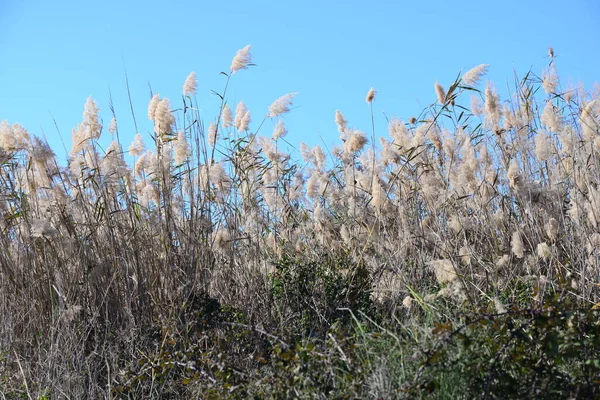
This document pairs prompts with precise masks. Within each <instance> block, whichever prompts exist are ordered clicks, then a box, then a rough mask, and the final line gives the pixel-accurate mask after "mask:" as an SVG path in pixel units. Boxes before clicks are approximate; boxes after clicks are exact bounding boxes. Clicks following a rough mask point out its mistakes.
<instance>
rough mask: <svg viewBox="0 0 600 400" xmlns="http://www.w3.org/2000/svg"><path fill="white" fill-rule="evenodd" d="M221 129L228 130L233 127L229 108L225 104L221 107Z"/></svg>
mask: <svg viewBox="0 0 600 400" xmlns="http://www.w3.org/2000/svg"><path fill="white" fill-rule="evenodd" d="M222 118H223V128H229V127H231V126H233V117H232V115H231V108H229V106H228V105H227V104H225V105H224V106H223V116H222Z"/></svg>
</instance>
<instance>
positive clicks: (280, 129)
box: [273, 119, 287, 140]
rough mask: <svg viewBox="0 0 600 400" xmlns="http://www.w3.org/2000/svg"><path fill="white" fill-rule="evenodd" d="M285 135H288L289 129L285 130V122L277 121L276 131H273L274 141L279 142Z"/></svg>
mask: <svg viewBox="0 0 600 400" xmlns="http://www.w3.org/2000/svg"><path fill="white" fill-rule="evenodd" d="M285 135H287V129H285V124H284V123H283V120H281V119H280V120H279V121H277V125H275V129H274V130H273V140H277V139H279V138H281V137H284V136H285Z"/></svg>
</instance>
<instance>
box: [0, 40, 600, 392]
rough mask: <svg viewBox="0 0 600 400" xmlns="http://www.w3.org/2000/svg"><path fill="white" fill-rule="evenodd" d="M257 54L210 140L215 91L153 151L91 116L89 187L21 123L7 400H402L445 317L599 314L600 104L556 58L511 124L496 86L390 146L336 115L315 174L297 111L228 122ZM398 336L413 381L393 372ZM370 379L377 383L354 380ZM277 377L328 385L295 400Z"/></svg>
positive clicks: (6, 134)
mask: <svg viewBox="0 0 600 400" xmlns="http://www.w3.org/2000/svg"><path fill="white" fill-rule="evenodd" d="M249 51H250V48H249V47H246V48H244V49H242V50H240V51H239V52H238V54H236V56H235V58H234V60H233V62H232V65H231V67H230V70H229V72H228V73H226V74H224V75H225V79H226V84H225V85H224V89H223V91H222V92H221V93H217V95H218V96H219V97H220V100H221V106H220V113H219V115H217V116H215V118H213V120H212V122H209V121H203V120H202V118H201V116H200V113H199V108H200V105H199V104H197V101H196V99H195V95H194V94H195V90H196V84H195V74H190V76H189V77H188V79H187V80H186V82H185V85H184V89H183V96H182V104H181V105H180V106H178V108H177V111H174V110H173V107H174V106H173V105H172V104H171V102H170V101H169V100H168V99H164V98H161V97H160V95H159V94H155V95H154V97H152V99H151V101H150V103H149V107H148V117H149V118H150V120H152V121H153V123H154V131H153V132H152V133H151V134H150V135H149V136H147V137H142V136H137V137H136V138H135V142H134V143H133V144H131V146H127V145H125V144H123V143H121V142H120V140H119V138H120V135H119V131H118V124H117V123H118V121H116V120H115V119H114V118H113V121H112V122H111V123H110V125H109V126H108V127H106V128H105V127H103V126H102V124H101V122H100V121H101V118H100V111H99V108H98V105H97V104H96V103H95V102H94V101H93V100H92V99H88V100H87V102H86V104H85V108H84V114H83V120H82V122H81V123H80V124H79V125H78V126H77V128H76V129H74V130H73V147H72V149H71V151H70V154H69V163H68V165H67V166H62V165H60V163H59V162H58V161H57V159H56V156H55V155H54V153H53V151H52V150H51V149H50V148H49V146H48V145H47V144H46V143H45V142H44V141H43V140H41V139H39V138H37V137H35V136H32V135H30V134H29V133H28V132H27V131H26V130H25V129H24V128H23V127H21V126H20V125H18V124H13V125H10V124H9V123H7V122H6V121H4V122H2V124H1V125H0V165H1V170H0V179H1V187H2V190H1V191H0V193H1V194H0V232H1V233H0V240H1V241H2V242H1V243H0V247H1V248H2V249H3V251H2V252H0V392H4V393H7V394H9V395H12V396H25V397H29V398H34V397H38V398H39V397H40V396H51V397H57V398H58V397H71V398H81V397H90V398H104V397H111V396H119V395H122V396H126V395H129V396H133V397H135V396H141V397H168V396H182V395H183V394H182V393H187V394H188V395H190V393H196V395H199V393H209V392H210V390H217V389H215V388H216V387H217V386H218V385H217V382H225V383H226V384H227V385H229V386H227V385H225V386H222V387H221V389H223V390H224V391H223V392H218V393H220V394H219V396H224V393H229V394H228V395H230V396H232V397H236V396H240V397H244V396H245V395H248V396H249V395H251V394H252V393H254V395H256V396H259V397H261V396H264V397H269V396H276V393H280V395H281V396H283V397H285V396H288V397H297V396H300V395H301V394H302V393H313V394H314V396H316V397H319V396H322V397H329V396H333V395H332V394H334V393H338V394H340V395H342V394H344V393H346V394H347V393H354V394H355V395H357V396H358V395H362V396H373V397H378V396H382V397H388V396H401V393H413V394H414V392H398V391H397V390H398V388H404V389H406V388H407V387H408V386H406V385H409V384H410V383H411V382H417V381H418V378H419V377H420V376H421V375H422V370H419V371H417V368H416V367H415V368H413V367H410V366H409V365H405V363H406V364H410V362H409V361H408V360H410V359H411V358H410V357H413V356H414V355H413V354H405V352H407V351H409V350H410V351H416V350H415V349H416V348H417V347H418V345H417V343H419V342H420V339H419V337H420V336H423V335H425V333H424V332H425V331H423V332H421V331H420V328H419V326H420V325H421V326H430V325H428V324H430V323H433V322H431V321H429V322H427V321H428V318H430V316H431V315H436V316H437V317H439V318H446V319H449V320H453V321H455V322H456V321H462V322H463V323H467V324H468V323H469V322H468V321H466V320H465V319H464V317H463V316H461V315H460V313H458V312H457V311H456V310H471V311H473V310H481V309H482V307H483V308H486V307H487V308H486V309H487V310H488V312H491V313H492V314H498V315H500V314H506V313H509V314H510V312H511V311H510V310H511V309H513V308H514V307H515V306H516V305H527V307H529V308H528V309H530V310H543V309H544V302H545V299H547V298H548V296H547V295H548V294H552V293H555V292H556V291H558V290H559V289H560V290H562V292H561V293H563V295H564V296H568V297H569V298H572V299H574V300H573V301H574V302H575V303H576V304H577V305H578V307H582V308H587V309H589V308H591V307H592V306H593V305H594V304H597V303H598V302H600V299H599V289H598V282H600V277H599V272H600V269H599V268H598V262H599V255H600V254H599V250H598V249H599V248H600V226H599V223H600V189H599V187H598V183H599V182H600V180H599V178H600V175H599V174H600V171H599V167H600V162H599V158H598V157H599V155H600V128H599V123H600V117H599V113H600V97H599V96H600V91H598V89H597V88H596V89H595V90H594V91H593V92H591V93H589V92H586V91H585V90H584V89H582V88H569V87H563V86H562V84H561V82H560V80H559V78H558V74H557V72H556V67H555V60H554V58H553V57H552V58H550V59H549V60H550V61H549V65H548V69H547V70H545V71H544V73H543V74H542V76H541V77H538V76H536V75H535V74H534V73H533V72H531V71H530V72H528V73H527V74H526V75H525V77H524V78H522V79H515V82H514V88H513V89H514V91H513V93H512V94H511V96H510V98H507V99H505V100H504V101H501V99H500V97H499V95H498V94H497V92H496V89H495V88H494V86H493V84H492V83H490V82H488V83H486V84H485V85H483V86H480V84H479V81H480V80H481V78H482V76H483V75H484V74H485V72H486V70H487V66H485V65H481V66H478V67H475V68H474V69H473V70H471V71H468V72H466V73H465V74H460V75H459V76H458V77H457V79H456V80H455V81H454V82H451V83H450V84H449V85H448V89H447V90H445V89H444V87H442V86H441V85H440V84H438V83H437V82H436V84H435V87H434V89H435V91H433V90H432V99H435V102H432V104H431V105H430V106H429V107H427V108H426V109H425V110H423V111H422V113H421V114H420V115H419V116H416V117H413V118H411V119H410V120H409V121H408V122H405V121H402V120H399V119H392V120H390V121H389V126H388V132H387V134H386V135H382V134H383V132H378V131H375V130H374V127H371V128H373V129H372V130H373V132H372V135H371V138H370V139H369V138H368V135H367V134H366V133H364V132H362V131H360V130H358V129H355V128H351V125H350V122H348V121H347V120H346V118H345V116H344V115H343V114H342V113H341V112H337V113H336V115H335V122H336V124H337V127H338V130H339V133H340V138H341V143H340V145H339V146H338V147H335V148H333V149H332V150H331V151H330V152H326V151H324V150H323V149H322V148H320V147H319V146H315V147H313V148H310V147H308V146H306V145H304V144H301V145H300V146H299V147H300V149H301V157H302V160H295V159H294V158H293V156H292V155H290V154H286V153H284V152H283V151H282V148H283V147H284V146H283V145H282V141H283V140H285V139H284V138H285V134H286V129H285V125H284V122H283V119H281V115H282V114H284V113H286V112H288V111H289V109H290V105H291V102H292V101H293V99H294V94H289V95H284V96H282V97H281V98H280V99H277V100H276V101H275V102H274V103H273V104H272V105H271V107H270V108H269V110H268V113H265V114H264V116H262V115H261V114H258V115H261V116H260V117H259V118H257V119H253V118H251V114H250V111H249V110H248V109H247V108H246V106H245V105H244V104H243V102H240V103H239V104H238V105H236V106H235V107H234V106H233V105H230V104H229V103H228V101H227V87H228V86H229V85H230V84H232V83H234V82H235V80H237V79H244V76H243V75H244V74H246V73H247V72H244V73H239V74H237V72H240V71H241V70H243V69H246V67H247V66H249V65H251V64H250V63H251V57H250V52H249ZM250 73H251V72H250ZM375 95H376V94H375V92H374V91H369V93H368V95H367V102H368V103H370V105H371V106H372V101H373V99H374V97H375ZM255 115H256V114H255ZM113 117H114V115H113ZM333 117H334V116H332V124H333ZM255 118H256V117H255ZM267 119H273V120H275V121H277V123H276V128H275V131H274V132H273V133H270V132H264V130H265V128H264V122H265V121H266V120H267ZM207 125H208V127H207ZM105 131H108V132H105ZM107 134H108V135H111V137H112V138H113V141H112V143H111V144H110V146H109V147H108V148H107V149H105V150H103V149H102V148H101V146H99V144H98V139H99V138H100V136H101V135H107ZM376 136H377V137H378V139H377V141H376V140H375V138H376ZM126 160H132V161H133V162H131V163H128V162H126ZM523 288H529V289H531V290H529V289H527V290H525V289H523ZM561 299H564V297H561ZM561 301H562V300H561ZM444 304H445V305H446V307H447V308H444V306H443V305H444ZM490 307H491V308H490ZM342 309H348V310H345V311H344V310H342ZM490 310H491V311H490ZM358 315H363V316H365V318H367V319H361V320H360V321H359V318H358V317H355V316H358ZM353 318H354V319H353ZM343 321H346V323H347V324H350V325H344V323H343ZM353 321H355V322H356V323H353ZM369 321H370V322H369ZM377 321H379V322H377ZM338 324H341V325H338ZM390 325H393V326H395V327H396V328H398V327H403V328H402V329H400V328H398V329H400V330H401V331H402V332H403V333H402V335H401V337H400V336H398V335H399V334H394V333H393V332H392V331H391V330H389V329H390V328H389V326H390ZM348 326H353V327H354V328H348ZM365 326H370V327H371V328H373V327H375V328H373V329H374V330H375V332H376V334H375V333H373V331H370V332H365V331H364V330H362V329H363V328H364V327H365ZM336 327H339V329H338V328H336ZM336 329H338V330H336ZM345 329H358V331H355V332H349V331H347V330H345ZM442 331H445V330H444V329H442ZM202 332H203V333H202ZM206 332H212V333H211V334H207V333H206ZM386 332H387V333H386ZM428 332H429V333H427V335H429V334H430V333H431V332H430V331H428ZM203 335H204V336H203ZM211 335H212V336H211ZM228 335H234V336H233V337H237V339H236V340H233V341H232V342H225V341H224V339H223V338H230V337H231V336H228ZM235 335H238V336H235ZM382 335H383V337H385V341H391V342H388V343H392V344H391V345H390V346H391V347H390V348H392V349H393V351H392V353H390V354H394V355H395V356H397V357H398V358H399V359H402V361H401V362H398V363H393V362H391V359H390V358H385V357H384V356H385V352H382V351H381V349H380V350H376V349H377V348H378V346H379V345H378V344H377V343H378V340H380V339H381V338H382ZM349 337H352V338H354V339H356V340H357V341H358V342H360V343H362V344H363V345H364V347H363V348H362V349H363V350H360V351H358V350H356V348H354V347H352V346H351V345H350V344H347V343H346V340H348V338H349ZM428 337H429V336H428ZM307 340H308V342H306V341H307ZM314 340H318V341H321V342H319V343H324V345H323V346H324V347H323V348H324V349H325V350H319V351H322V352H321V353H319V352H318V351H317V350H318V349H317V350H314V344H313V342H312V341H314ZM381 340H383V339H381ZM224 342H225V343H224ZM384 343H386V342H384ZM410 343H412V344H410ZM399 344H402V345H401V346H400V345H399ZM409 344H410V345H409ZM346 345H347V346H348V347H346ZM178 346H179V347H178ZM303 346H304V347H303ZM398 346H400V347H398ZM176 349H179V350H177V351H180V353H177V354H176ZM307 349H308V350H307ZM369 349H371V350H372V351H371V350H369ZM373 349H375V350H373ZM167 350H168V351H167ZM303 351H304V353H302V352H303ZM362 351H365V352H364V353H361V352H362ZM188 353H189V354H188ZM192 353H193V354H194V355H193V356H192ZM302 354H304V355H305V356H306V354H309V355H310V357H309V356H306V357H309V359H303V358H302V357H303V356H302ZM213 356H214V357H213ZM198 357H200V358H198ZM202 357H206V359H205V358H202ZM219 357H220V358H219ZM352 357H356V359H358V360H360V363H362V362H363V361H364V362H366V364H365V365H369V366H376V368H372V369H371V370H370V371H371V373H372V375H365V376H364V377H363V378H364V380H363V381H361V382H350V381H352V379H357V380H359V378H360V377H359V376H358V375H356V376H355V378H352V376H346V375H344V374H341V373H339V370H337V369H336V368H338V367H335V365H337V364H336V363H338V362H343V363H346V364H348V365H349V364H351V360H350V359H351V358H352ZM382 357H384V358H382ZM403 357H406V359H404V358H403ZM217 359H218V360H219V362H217V361H214V360H217ZM207 360H208V361H207ZM211 360H213V361H211ZM272 360H279V361H277V362H281V363H282V364H281V365H284V364H285V365H290V364H289V363H290V362H291V361H290V360H292V361H293V360H296V361H298V365H300V366H302V365H304V368H308V367H306V366H309V367H310V368H314V370H315V371H329V372H328V373H327V374H324V375H323V376H319V377H317V376H312V375H310V374H309V375H307V376H305V377H306V380H305V381H303V384H304V385H305V386H301V385H300V383H299V382H293V381H289V382H287V381H286V382H287V383H286V384H282V383H281V382H279V383H277V382H275V381H274V379H275V378H274V376H277V368H278V365H279V364H277V363H276V362H275V364H273V363H274V361H272ZM340 360H341V361H340ZM365 360H367V361H365ZM263 361H264V362H263ZM263 364H266V365H265V366H263ZM292 364H293V363H292ZM202 365H204V366H205V368H204V369H203V368H201V366H202ZM293 365H296V364H293ZM360 365H363V364H360ZM424 365H425V364H424ZM224 366H226V367H224ZM299 368H300V367H299ZM284 370H285V369H284ZM175 371H179V372H177V373H176V372H175ZM182 371H183V372H182ZM249 371H255V372H256V371H262V372H260V373H257V374H258V375H253V373H254V372H249ZM302 371H304V370H302ZM336 371H337V372H336ZM394 371H396V372H394ZM398 371H399V372H398ZM296 372H297V373H299V374H300V372H299V371H296ZM296 372H295V373H296ZM305 372H306V371H305ZM307 373H308V372H307ZM177 374H179V375H177ZM253 379H256V382H255V383H256V385H258V386H256V387H260V390H264V392H260V390H259V389H256V392H252V390H254V389H252V387H254V386H252V385H251V384H249V383H248V382H251V381H252V380H253ZM290 379H291V378H290ZM336 379H339V380H336ZM393 379H397V380H398V381H397V382H396V381H393ZM169 382H170V383H169ZM236 382H237V383H236ZM240 382H245V383H243V384H242V383H240ZM274 382H275V383H274ZM309 383H310V384H309ZM279 384H281V385H283V386H277V385H279ZM136 385H137V386H136ZM194 385H197V386H195V387H196V389H194ZM236 385H237V386H236ZM296 385H300V386H297V387H300V388H301V389H293V388H294V387H296ZM365 385H366V386H365ZM242 386H243V387H244V389H243V390H244V391H243V392H236V390H238V389H239V390H242V389H240V388H241V387H242ZM409 386H410V385H409ZM442 386H443V385H442ZM184 387H186V389H182V388H184ZM451 387H452V384H450V385H449V386H448V390H450V389H449V388H451ZM126 388H129V389H126ZM265 388H270V389H269V390H271V392H269V390H267V389H265ZM302 388H304V389H302ZM349 388H350V389H349ZM351 388H354V389H351ZM209 389H210V390H209ZM126 390H130V391H129V392H127V391H126ZM186 390H188V391H187V392H186ZM190 390H191V391H190ZM194 390H196V392H194ZM302 390H304V392H302ZM353 390H354V392H353ZM407 390H408V389H407ZM136 393H137V394H136ZM210 393H212V392H210ZM214 393H217V392H214ZM315 393H317V394H315ZM318 393H320V394H318ZM215 396H216V394H215ZM307 396H308V395H307Z"/></svg>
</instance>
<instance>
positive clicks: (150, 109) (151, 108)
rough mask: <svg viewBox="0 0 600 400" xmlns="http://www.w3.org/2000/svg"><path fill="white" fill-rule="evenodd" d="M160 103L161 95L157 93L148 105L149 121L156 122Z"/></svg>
mask: <svg viewBox="0 0 600 400" xmlns="http://www.w3.org/2000/svg"><path fill="white" fill-rule="evenodd" d="M159 101H160V95H159V94H158V93H156V94H155V95H154V96H152V98H151V99H150V103H149V104H148V119H149V120H151V121H154V118H155V114H156V107H157V106H158V102H159Z"/></svg>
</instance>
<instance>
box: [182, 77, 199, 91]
mask: <svg viewBox="0 0 600 400" xmlns="http://www.w3.org/2000/svg"><path fill="white" fill-rule="evenodd" d="M196 89H198V80H197V79H196V73H195V72H190V74H189V75H188V76H187V78H186V79H185V83H184V84H183V95H184V96H193V95H195V94H196Z"/></svg>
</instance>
